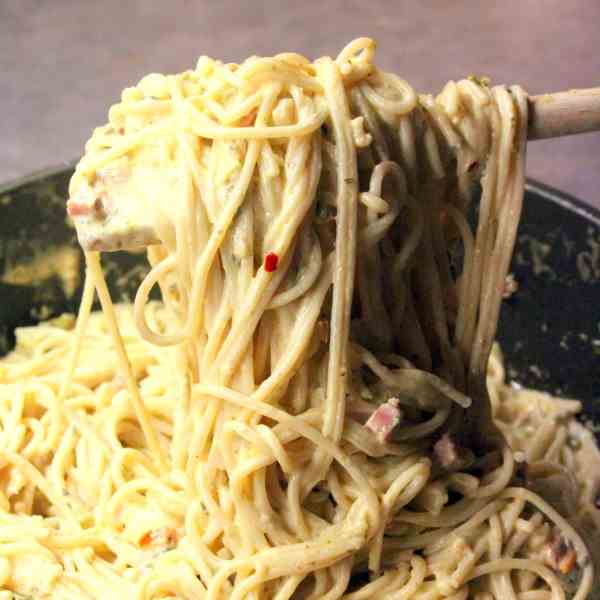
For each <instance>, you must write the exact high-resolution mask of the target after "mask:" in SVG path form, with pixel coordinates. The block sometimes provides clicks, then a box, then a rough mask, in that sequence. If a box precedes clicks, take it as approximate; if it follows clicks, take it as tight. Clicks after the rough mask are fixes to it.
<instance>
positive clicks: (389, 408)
mask: <svg viewBox="0 0 600 600" xmlns="http://www.w3.org/2000/svg"><path fill="white" fill-rule="evenodd" d="M399 404H400V402H399V400H398V398H390V399H389V400H388V401H387V402H386V403H385V404H382V405H381V406H379V407H377V408H376V409H375V410H374V411H373V413H372V414H371V416H370V417H369V418H368V420H367V422H366V423H365V427H366V428H367V429H370V430H371V431H372V432H373V433H374V434H375V435H376V437H377V439H378V440H379V442H381V443H382V444H383V443H385V442H387V440H388V439H389V437H390V434H391V433H392V431H393V430H394V428H395V427H396V426H397V425H398V423H400V419H401V418H402V412H401V411H400V409H399V408H398V406H399Z"/></svg>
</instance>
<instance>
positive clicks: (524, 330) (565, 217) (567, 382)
mask: <svg viewBox="0 0 600 600" xmlns="http://www.w3.org/2000/svg"><path fill="white" fill-rule="evenodd" d="M71 173H72V168H71V167H66V168H61V169H57V170H56V169H55V170H51V171H46V172H43V173H39V174H37V175H33V176H31V177H28V178H26V179H23V180H21V181H18V182H15V183H13V184H8V185H5V186H0V355H1V354H3V353H5V352H7V351H8V350H10V348H11V347H12V344H13V343H14V337H13V333H14V329H15V327H17V326H19V325H25V324H32V323H36V322H38V321H39V320H40V319H42V318H48V317H50V316H55V315H58V314H60V313H62V312H65V311H71V312H74V311H76V310H77V306H78V302H79V294H80V291H81V282H82V281H83V278H82V277H81V279H80V286H79V289H78V290H77V291H76V292H75V293H74V294H73V295H71V296H69V294H68V290H67V291H65V285H64V282H63V281H62V280H61V277H60V272H59V271H60V266H59V265H58V261H57V265H56V269H54V272H52V271H53V269H52V268H48V264H46V265H45V271H46V273H45V274H44V276H43V277H42V278H41V279H40V278H39V277H35V276H34V275H35V273H30V275H31V278H30V280H27V277H28V270H27V269H28V265H29V266H31V264H32V260H34V259H36V257H37V260H38V261H39V257H40V256H45V257H46V258H48V259H49V261H50V263H52V257H53V256H54V255H55V253H56V252H57V251H60V250H61V249H64V247H65V246H70V247H72V248H75V249H77V250H78V247H77V243H76V238H75V231H74V229H72V228H71V227H70V226H69V225H68V224H67V221H66V214H65V206H64V204H65V197H66V194H67V185H68V181H69V178H70V176H71ZM143 262H144V257H143V255H141V254H139V255H132V254H127V253H113V254H110V255H105V257H104V265H105V268H106V269H107V271H108V280H109V285H110V287H111V292H112V294H113V298H116V299H124V298H128V297H131V294H132V292H133V291H134V290H135V289H136V287H137V284H138V283H139V281H140V280H141V277H142V275H143V272H144V270H143V268H142V267H141V265H142V264H143ZM46 263H48V260H47V261H46ZM19 265H20V266H21V267H24V269H21V271H22V272H21V273H20V274H18V276H16V277H15V275H14V274H15V267H16V266H19ZM51 267H52V265H51ZM79 268H80V272H81V274H82V269H83V260H80V264H79ZM30 270H31V269H30ZM48 271H50V272H48ZM512 272H513V274H514V276H515V278H516V280H517V282H518V284H519V289H518V291H517V292H516V293H515V294H514V295H513V296H512V297H511V298H510V299H508V300H506V301H505V302H504V305H503V310H502V314H501V322H500V327H499V339H500V343H501V345H502V349H503V351H504V354H505V357H506V364H507V370H508V374H509V376H510V378H511V379H513V380H516V381H518V382H520V383H522V384H524V385H527V386H530V387H534V388H537V389H541V390H545V391H548V392H552V393H555V394H558V395H561V396H569V397H573V398H578V399H580V400H582V401H583V402H584V405H585V417H584V418H586V419H590V418H591V419H592V420H593V421H595V422H597V423H600V305H599V303H600V212H599V211H597V210H594V209H592V208H590V207H587V206H585V205H584V204H582V203H581V202H580V201H578V200H576V199H575V198H572V197H570V196H568V195H566V194H563V193H561V192H558V191H556V190H554V189H552V188H549V187H547V186H544V185H542V184H539V183H536V182H533V181H530V182H529V183H528V184H527V191H526V197H525V203H524V209H523V218H522V222H521V225H520V229H519V238H518V242H517V247H516V250H515V255H514V258H513V264H512ZM7 280H8V281H9V282H11V283H7ZM598 439H599V441H600V436H598Z"/></svg>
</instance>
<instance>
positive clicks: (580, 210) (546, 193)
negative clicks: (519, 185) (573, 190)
mask: <svg viewBox="0 0 600 600" xmlns="http://www.w3.org/2000/svg"><path fill="white" fill-rule="evenodd" d="M525 190H526V191H530V192H534V193H535V194H538V195H539V196H541V197H542V198H544V200H548V202H552V203H553V204H557V205H558V206H560V207H561V208H564V209H566V210H568V211H570V212H574V213H575V214H577V215H579V216H580V217H582V218H584V219H586V220H589V221H592V223H594V225H596V226H598V227H600V208H596V207H594V206H590V205H589V204H587V203H586V202H583V201H582V200H579V199H578V198H576V197H575V196H571V195H570V194H567V193H566V192H562V191H560V190H557V189H556V188H554V187H552V186H550V185H546V184H545V183H542V182H541V181H537V180H536V179H531V178H529V177H528V178H527V182H526V183H525Z"/></svg>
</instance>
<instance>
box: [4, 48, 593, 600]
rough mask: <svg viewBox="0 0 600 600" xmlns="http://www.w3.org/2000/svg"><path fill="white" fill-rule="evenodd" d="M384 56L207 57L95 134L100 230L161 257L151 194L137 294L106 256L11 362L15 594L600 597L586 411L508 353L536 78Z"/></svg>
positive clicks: (7, 491)
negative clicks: (517, 381) (443, 80)
mask: <svg viewBox="0 0 600 600" xmlns="http://www.w3.org/2000/svg"><path fill="white" fill-rule="evenodd" d="M373 58H374V43H373V41H372V40H369V39H366V38H361V39H358V40H355V41H354V42H352V43H351V44H349V45H348V46H347V47H346V48H345V49H344V50H343V51H342V52H341V53H340V55H339V56H338V57H337V59H335V60H332V59H329V58H322V59H319V60H317V61H316V62H314V63H311V62H309V61H308V60H307V59H305V58H304V57H302V56H299V55H297V54H291V53H287V54H280V55H277V56H275V57H273V58H258V57H253V58H250V59H248V60H247V61H245V62H244V63H243V64H241V65H235V64H222V63H220V62H218V61H214V60H212V59H209V58H207V57H202V58H201V59H200V60H199V61H198V65H197V67H196V68H195V69H194V70H191V71H187V72H185V73H182V74H179V75H173V76H163V75H158V74H153V75H149V76H148V77H146V78H144V79H143V80H142V81H141V82H140V83H139V84H138V85H137V86H136V87H134V88H128V89H126V90H125V91H124V92H123V96H122V101H121V102H120V103H119V104H117V105H116V106H114V107H113V108H112V109H111V111H110V113H109V123H108V125H106V126H104V127H100V128H98V129H96V130H95V132H94V134H93V136H92V138H91V139H90V141H89V142H88V144H87V146H86V154H85V156H84V157H83V159H82V160H81V162H80V163H79V165H78V167H77V170H76V173H75V175H74V177H73V180H72V182H71V200H70V201H69V211H70V213H71V214H72V215H73V216H74V217H75V220H76V222H77V220H78V219H80V221H79V223H78V232H79V235H80V239H82V242H83V241H85V243H86V244H87V246H88V248H93V246H94V240H93V239H91V238H90V237H89V236H88V237H87V238H86V237H85V235H86V230H85V226H89V225H93V227H91V229H89V231H92V234H93V235H99V234H100V233H102V232H104V233H105V234H106V235H114V236H115V239H118V241H119V243H120V244H121V245H123V246H125V247H127V246H132V245H136V244H138V243H139V239H140V238H139V237H136V236H138V235H139V229H138V230H137V231H136V230H135V226H136V225H138V224H139V222H137V221H134V222H130V223H124V222H123V221H119V218H118V211H119V200H120V201H121V202H124V201H125V200H124V199H127V198H128V199H130V200H131V199H135V201H136V202H138V203H139V205H138V206H137V207H135V210H137V211H138V212H137V213H135V214H137V215H138V217H139V219H140V222H141V221H142V220H143V221H144V223H146V224H148V223H149V225H148V229H147V230H146V232H145V233H144V235H146V236H150V237H149V238H147V239H150V238H152V236H155V238H156V239H152V241H153V243H152V245H150V246H149V248H148V260H149V262H150V265H151V269H150V272H149V273H148V275H147V277H146V278H145V280H144V281H143V283H142V284H141V285H140V287H139V290H138V292H137V295H136V298H135V302H134V303H133V306H127V305H113V303H112V302H111V298H110V295H109V293H108V289H107V286H106V283H105V281H104V277H103V274H102V268H101V264H100V257H99V254H98V252H95V251H93V250H88V251H87V252H86V260H87V276H86V283H85V289H84V294H83V299H82V302H81V308H80V311H79V315H78V318H77V324H76V327H75V328H74V329H69V328H68V326H67V327H65V321H64V320H60V321H57V322H48V323H43V324H40V325H39V326H37V327H32V328H25V329H21V330H18V331H17V346H16V349H15V351H14V352H13V353H12V354H10V355H9V356H8V357H6V358H5V359H3V360H2V361H1V362H0V421H1V425H2V436H1V449H0V459H1V461H2V478H1V479H0V587H2V589H4V590H6V592H0V597H2V594H9V595H8V596H7V597H12V596H10V594H13V593H14V594H15V595H16V597H19V596H18V595H19V594H21V595H23V594H29V595H32V596H33V597H35V598H53V599H61V598H65V599H67V598H69V599H71V598H72V599H81V598H140V599H142V598H143V599H145V600H150V599H158V598H181V599H183V598H185V599H190V600H191V599H206V600H224V599H231V600H242V599H247V600H267V599H268V600H271V599H272V600H289V599H300V598H302V599H316V598H319V599H327V600H336V599H340V598H344V599H346V600H367V599H370V598H382V599H392V598H394V599H400V598H407V599H408V598H420V599H425V598H431V599H434V598H452V599H454V600H458V599H464V598H468V597H469V598H471V597H472V598H476V599H477V600H489V599H492V598H502V599H505V598H519V599H523V600H538V599H540V600H541V599H546V598H549V599H550V598H551V599H553V600H559V599H562V598H565V597H566V594H567V593H568V594H573V597H574V598H576V599H577V600H582V599H583V598H586V597H587V596H588V594H589V593H590V590H591V588H592V585H593V578H594V572H593V565H592V557H591V556H590V553H589V551H588V547H590V548H592V547H593V542H590V541H589V540H588V542H587V544H586V541H585V540H584V539H583V538H582V537H581V532H582V531H586V532H587V534H589V535H593V534H592V533H591V532H592V531H595V530H597V528H598V516H597V515H596V512H595V511H596V508H595V507H594V502H595V501H596V495H597V493H598V486H597V483H596V482H590V481H588V482H587V483H584V482H583V481H582V480H580V479H574V478H573V475H572V474H573V473H578V472H583V469H589V465H590V464H596V462H595V461H597V457H596V455H595V454H594V452H596V451H595V448H594V446H593V440H592V439H591V437H590V436H589V435H586V433H585V432H583V431H582V430H580V429H578V426H577V425H576V424H575V423H574V420H573V418H574V415H575V413H576V412H577V411H578V410H579V409H580V407H579V404H578V403H576V402H571V401H566V400H554V399H550V398H548V397H546V396H543V395H541V394H538V393H535V392H530V391H525V390H515V389H513V388H511V387H510V386H509V385H507V384H506V383H505V381H504V372H503V369H502V361H501V358H500V356H499V351H498V350H494V351H493V352H492V345H493V340H494V337H495V333H496V326H497V320H498V313H499V309H500V304H501V300H502V292H503V288H504V284H505V278H506V275H507V271H508V267H509V261H510V257H511V252H512V248H513V244H514V240H515V235H516V228H517V224H518V220H519V214H520V206H521V202H522V198H523V183H524V158H525V139H526V127H527V102H526V95H525V93H524V92H523V90H522V89H521V88H519V87H518V86H512V87H510V88H507V87H505V86H496V87H493V88H490V87H488V85H487V84H486V83H485V82H481V81H476V80H463V81H459V82H450V83H449V84H448V85H447V86H446V87H445V88H444V90H443V91H442V93H441V94H439V95H438V96H437V97H435V98H434V97H432V96H427V95H420V96H418V95H417V94H416V93H415V92H414V91H413V89H412V88H411V87H410V86H409V85H408V84H407V83H406V82H405V81H403V80H402V79H400V78H399V77H397V76H395V75H392V74H389V73H384V72H382V71H380V70H378V69H377V68H376V67H375V65H374V63H373ZM478 181H481V188H482V194H481V201H480V205H479V222H478V226H477V228H476V231H475V232H472V231H471V228H470V226H469V224H468V221H467V216H466V213H467V210H468V208H469V206H470V204H471V196H472V194H473V191H474V189H475V187H476V184H477V182H478ZM132 201H133V200H132ZM80 226H81V227H80ZM111 227H113V229H114V230H113V231H111V230H110V228H111ZM117 228H118V231H116V229H117ZM148 231H151V232H152V233H151V235H150V234H149V233H148ZM156 242H160V243H156ZM155 285H158V286H159V287H160V292H161V295H162V302H160V303H157V302H151V301H149V296H150V292H151V290H152V288H153V287H154V286H155ZM95 293H97V295H98V298H99V300H100V304H101V307H102V312H98V313H92V304H93V300H94V294H95ZM67 325H68V323H67ZM490 353H492V358H491V360H490ZM486 377H487V388H486ZM492 416H493V418H494V422H495V424H496V425H495V426H494V427H493V426H492ZM390 419H391V420H390ZM498 431H502V433H503V434H504V436H501V435H499V434H498ZM505 439H506V440H507V442H508V443H507V442H505V441H504V440H505ZM573 440H576V443H575V442H573ZM557 490H558V492H557ZM565 494H566V496H565ZM567 575H568V576H569V577H570V580H569V581H567V579H566V578H565V577H566V576H567ZM571 580H572V581H571Z"/></svg>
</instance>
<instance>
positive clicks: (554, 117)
mask: <svg viewBox="0 0 600 600" xmlns="http://www.w3.org/2000/svg"><path fill="white" fill-rule="evenodd" d="M588 131H600V87H596V88H589V89H587V90H569V91H568V92H557V93H555V94H540V95H539V96H530V97H529V131H528V134H527V138H528V139H530V140H543V139H546V138H553V137H560V136H563V135H572V134H574V133H586V132H588Z"/></svg>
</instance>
